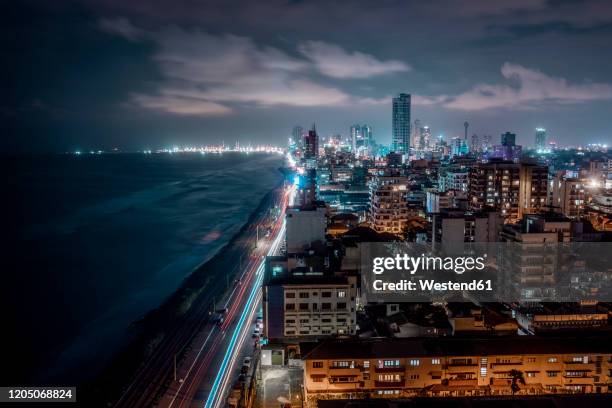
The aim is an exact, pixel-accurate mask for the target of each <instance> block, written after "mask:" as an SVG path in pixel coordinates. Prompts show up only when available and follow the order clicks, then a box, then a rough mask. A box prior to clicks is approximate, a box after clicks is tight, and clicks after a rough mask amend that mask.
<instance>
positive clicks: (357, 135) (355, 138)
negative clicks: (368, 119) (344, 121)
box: [351, 125, 363, 153]
mask: <svg viewBox="0 0 612 408" xmlns="http://www.w3.org/2000/svg"><path fill="white" fill-rule="evenodd" d="M362 141H363V134H362V133H361V126H360V125H353V126H351V149H352V150H353V153H356V152H357V145H358V143H361V142H362Z"/></svg>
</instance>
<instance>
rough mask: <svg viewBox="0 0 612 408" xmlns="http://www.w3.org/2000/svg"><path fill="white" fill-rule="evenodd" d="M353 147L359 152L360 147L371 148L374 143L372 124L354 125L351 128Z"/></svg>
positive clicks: (354, 151)
mask: <svg viewBox="0 0 612 408" xmlns="http://www.w3.org/2000/svg"><path fill="white" fill-rule="evenodd" d="M350 134H351V148H352V150H353V153H354V154H357V152H358V151H359V149H360V148H369V147H370V146H371V145H372V126H369V125H363V126H362V125H353V126H351V129H350Z"/></svg>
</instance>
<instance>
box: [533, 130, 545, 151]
mask: <svg viewBox="0 0 612 408" xmlns="http://www.w3.org/2000/svg"><path fill="white" fill-rule="evenodd" d="M535 148H536V150H540V151H542V150H544V149H545V148H546V129H544V128H536V133H535Z"/></svg>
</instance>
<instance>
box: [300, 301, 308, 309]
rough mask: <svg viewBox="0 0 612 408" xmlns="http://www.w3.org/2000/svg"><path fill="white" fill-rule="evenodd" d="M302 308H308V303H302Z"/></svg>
mask: <svg viewBox="0 0 612 408" xmlns="http://www.w3.org/2000/svg"><path fill="white" fill-rule="evenodd" d="M300 310H308V303H300Z"/></svg>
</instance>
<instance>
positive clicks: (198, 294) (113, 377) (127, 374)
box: [79, 169, 285, 406]
mask: <svg viewBox="0 0 612 408" xmlns="http://www.w3.org/2000/svg"><path fill="white" fill-rule="evenodd" d="M279 173H280V175H281V177H280V180H279V181H278V182H277V183H276V185H275V186H274V187H273V188H272V189H271V190H269V191H268V192H267V193H266V194H265V195H264V196H263V197H262V199H261V200H260V202H259V203H258V205H257V206H256V207H255V209H254V210H253V211H252V212H251V213H250V215H249V217H248V219H247V220H246V221H245V223H244V224H243V225H242V226H241V227H240V230H239V231H237V232H236V233H235V234H234V235H233V236H232V237H231V238H230V240H229V241H228V242H227V243H226V244H225V245H224V246H223V247H221V248H220V249H219V250H218V251H217V252H216V253H215V254H214V255H212V256H211V257H210V258H209V259H208V260H205V261H203V262H202V263H201V264H199V265H198V266H197V267H195V268H194V269H193V270H192V271H191V272H190V273H189V274H188V275H187V276H186V277H185V278H184V279H183V281H182V283H181V284H180V286H179V287H178V289H177V290H176V291H174V292H173V293H172V294H170V295H169V296H168V297H167V298H166V299H165V300H163V301H162V302H161V303H160V304H159V306H157V307H155V308H153V309H151V310H150V311H149V312H147V313H146V314H145V315H144V316H143V317H142V318H140V319H138V320H135V321H133V322H132V323H130V324H129V326H128V327H127V328H126V331H125V333H124V335H123V338H122V340H121V342H120V343H121V344H120V346H119V347H118V348H117V350H116V351H115V352H114V353H113V355H112V357H111V358H110V359H109V360H108V362H107V363H106V364H104V366H103V368H102V369H101V371H100V372H99V373H98V374H97V375H95V376H94V377H93V379H92V380H89V381H84V382H83V383H82V384H80V387H79V388H80V395H79V396H80V400H81V401H83V400H85V401H87V402H88V404H93V405H95V406H98V405H99V406H102V405H104V406H107V405H109V404H110V403H111V402H112V401H115V400H116V399H117V398H119V397H120V395H121V393H122V391H123V390H124V389H125V387H126V386H127V385H128V384H129V383H130V382H131V380H132V379H133V377H134V376H135V375H136V373H137V372H138V370H139V369H140V368H141V367H142V365H143V364H145V363H146V361H147V359H148V358H149V357H151V355H152V354H154V352H155V350H156V347H157V346H158V345H159V344H161V343H162V342H164V341H168V339H170V338H172V334H173V333H172V332H173V329H176V328H177V327H178V326H180V325H181V324H189V323H190V324H195V325H198V324H203V323H206V320H207V319H206V318H200V319H199V320H198V321H196V320H195V319H194V316H192V315H193V314H198V313H201V311H202V308H206V309H208V308H209V306H210V304H211V303H212V299H211V296H212V297H213V299H214V294H218V293H222V292H224V291H225V290H227V287H226V279H219V278H223V277H224V276H228V279H227V280H228V281H230V282H231V281H233V279H234V276H236V274H237V273H238V272H239V266H240V264H239V263H237V259H240V258H241V256H242V255H243V254H245V253H247V252H248V247H247V246H245V243H244V241H245V239H246V238H247V236H248V235H249V233H250V232H252V228H253V226H254V225H255V222H256V221H257V220H258V219H259V218H260V217H261V216H262V214H263V213H264V212H265V211H267V210H268V209H269V208H270V207H271V206H272V205H273V204H274V203H275V202H276V200H277V199H278V196H279V190H280V189H281V188H282V186H283V184H284V182H285V175H284V173H283V172H282V170H280V169H279ZM190 320H191V322H190ZM186 344H187V343H185V344H183V345H182V349H181V351H180V354H183V353H184V351H185V349H186V348H187V347H186ZM179 358H180V356H179Z"/></svg>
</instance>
